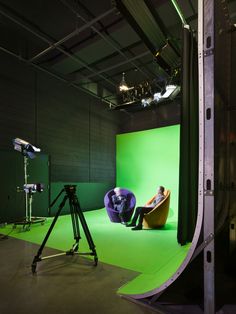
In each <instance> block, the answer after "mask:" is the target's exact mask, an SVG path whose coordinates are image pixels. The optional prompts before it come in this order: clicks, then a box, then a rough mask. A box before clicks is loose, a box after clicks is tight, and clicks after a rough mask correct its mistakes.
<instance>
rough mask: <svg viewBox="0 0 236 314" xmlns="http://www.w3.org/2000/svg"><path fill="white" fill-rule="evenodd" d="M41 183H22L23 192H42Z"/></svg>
mask: <svg viewBox="0 0 236 314" xmlns="http://www.w3.org/2000/svg"><path fill="white" fill-rule="evenodd" d="M43 188H44V186H43V184H42V183H31V184H24V191H25V193H36V192H40V193H41V192H43Z"/></svg>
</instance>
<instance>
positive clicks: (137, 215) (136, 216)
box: [127, 207, 143, 227]
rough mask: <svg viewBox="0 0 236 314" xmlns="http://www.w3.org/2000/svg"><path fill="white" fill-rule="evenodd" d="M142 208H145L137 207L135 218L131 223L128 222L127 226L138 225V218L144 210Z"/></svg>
mask: <svg viewBox="0 0 236 314" xmlns="http://www.w3.org/2000/svg"><path fill="white" fill-rule="evenodd" d="M142 209H143V207H136V209H135V213H134V216H133V218H132V220H131V223H130V224H128V225H127V227H134V226H136V222H137V220H138V217H139V215H140V214H141V212H142Z"/></svg>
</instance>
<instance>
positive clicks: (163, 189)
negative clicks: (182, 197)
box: [157, 185, 165, 194]
mask: <svg viewBox="0 0 236 314" xmlns="http://www.w3.org/2000/svg"><path fill="white" fill-rule="evenodd" d="M164 191H165V188H164V186H161V185H160V186H159V187H158V189H157V193H158V194H163V193H164Z"/></svg>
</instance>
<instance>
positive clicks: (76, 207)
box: [31, 185, 98, 274]
mask: <svg viewBox="0 0 236 314" xmlns="http://www.w3.org/2000/svg"><path fill="white" fill-rule="evenodd" d="M63 192H65V193H66V195H65V196H64V198H63V200H62V202H61V203H60V205H59V208H58V210H57V212H56V215H55V217H54V219H53V221H52V223H51V225H50V227H49V229H48V232H47V234H46V236H45V238H44V240H43V242H42V244H41V246H40V248H39V250H38V253H37V255H36V256H35V257H34V259H33V262H32V265H31V268H32V273H33V274H34V273H35V272H36V267H37V263H38V262H41V261H42V260H44V259H49V258H53V257H58V256H62V255H75V254H79V255H91V256H94V266H97V263H98V257H97V252H96V249H95V245H94V242H93V239H92V236H91V234H90V232H89V228H88V225H87V223H86V220H85V218H84V215H83V212H82V210H81V208H80V204H79V201H78V198H77V196H76V185H65V186H64V189H62V190H61V192H60V193H59V194H58V195H57V197H56V198H55V200H54V201H53V202H52V204H51V205H50V207H52V206H53V205H54V204H55V203H56V201H57V200H58V198H59V197H60V196H61V194H62V193H63ZM67 200H69V205H70V215H71V220H72V227H73V233H74V239H75V243H74V244H73V246H72V248H71V249H70V250H69V251H66V252H62V253H58V254H54V255H50V256H44V257H41V255H42V252H43V249H44V247H45V245H46V243H47V240H48V238H49V236H50V234H51V232H52V230H53V227H54V226H55V224H56V222H57V219H58V217H59V215H60V213H61V211H62V209H63V207H64V206H65V203H66V201H67ZM79 220H80V222H81V225H82V228H83V230H84V233H85V236H86V239H87V242H88V244H89V248H90V250H91V252H89V253H79V252H78V249H79V240H80V239H81V236H80V230H79Z"/></svg>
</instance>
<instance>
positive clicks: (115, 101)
mask: <svg viewBox="0 0 236 314" xmlns="http://www.w3.org/2000/svg"><path fill="white" fill-rule="evenodd" d="M173 2H176V3H177V4H178V6H179V9H180V12H181V14H182V16H183V18H184V19H185V21H186V23H188V24H190V26H191V28H192V29H193V30H195V31H196V30H197V1H196V0H178V1H167V0H139V1H137V0H117V1H115V0H113V1H111V0H99V1H92V0H90V1H89V0H50V1H49V0H35V1H30V0H21V1H19V0H0V25H1V27H0V38H1V42H0V50H1V51H3V52H5V53H8V54H11V55H12V56H13V57H16V58H18V59H20V60H21V61H22V62H26V63H28V64H30V65H31V66H33V67H35V68H38V69H39V70H42V71H45V72H47V73H48V74H50V75H53V76H54V77H56V78H58V79H60V80H63V81H65V82H67V83H68V84H70V85H72V86H74V87H75V88H78V89H81V90H83V91H85V92H86V93H89V94H92V95H93V96H94V97H97V98H100V99H101V100H102V101H105V102H107V103H108V105H109V106H110V107H111V108H115V107H117V108H118V107H119V106H120V105H123V104H124V103H125V101H126V100H125V99H124V98H122V97H121V96H119V93H118V85H119V83H120V81H121V78H122V73H123V72H125V79H126V82H127V84H128V85H129V86H131V85H132V86H138V85H140V84H143V82H146V81H148V82H152V83H153V84H154V85H155V86H156V87H157V88H159V89H160V90H161V89H162V88H163V86H164V85H165V84H166V82H168V81H170V80H172V81H173V80H174V81H175V80H176V81H177V83H178V80H179V69H180V66H181V29H182V21H181V19H180V16H179V15H178V13H177V10H176V8H175V7H174V5H173ZM229 10H230V15H231V18H232V23H234V21H235V20H236V17H235V12H236V10H235V1H229ZM117 95H118V96H117Z"/></svg>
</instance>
